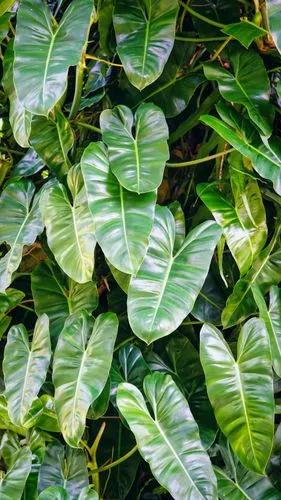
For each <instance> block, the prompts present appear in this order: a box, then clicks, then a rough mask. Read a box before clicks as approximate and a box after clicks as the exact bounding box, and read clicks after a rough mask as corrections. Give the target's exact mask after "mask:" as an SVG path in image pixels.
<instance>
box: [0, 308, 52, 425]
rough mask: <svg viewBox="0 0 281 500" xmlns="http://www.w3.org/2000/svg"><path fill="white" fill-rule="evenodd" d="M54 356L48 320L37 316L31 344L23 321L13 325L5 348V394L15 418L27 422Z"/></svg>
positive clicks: (22, 423) (21, 422) (19, 421)
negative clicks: (21, 323) (52, 355)
mask: <svg viewBox="0 0 281 500" xmlns="http://www.w3.org/2000/svg"><path fill="white" fill-rule="evenodd" d="M50 359H51V344H50V336H49V320H48V316H47V315H46V314H44V315H42V316H40V318H38V320H37V322H36V325H35V328H34V334H33V338H32V343H31V345H30V343H29V339H28V334H27V331H26V329H25V327H24V325H17V326H12V328H11V329H10V331H9V333H8V337H7V344H6V347H5V352H4V360H3V372H4V381H5V387H6V391H5V395H6V398H7V401H8V411H9V416H10V418H11V420H12V422H13V423H14V424H16V425H24V424H25V419H26V416H27V414H28V412H29V410H30V409H31V406H32V403H33V401H34V400H35V398H36V396H37V395H38V392H39V390H40V388H41V386H42V384H43V382H44V381H45V378H46V374H47V369H48V367H49V363H50Z"/></svg>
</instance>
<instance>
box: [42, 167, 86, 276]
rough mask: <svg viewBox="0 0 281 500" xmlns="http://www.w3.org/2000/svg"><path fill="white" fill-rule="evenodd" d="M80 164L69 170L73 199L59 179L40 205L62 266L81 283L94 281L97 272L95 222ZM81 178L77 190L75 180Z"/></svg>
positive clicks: (53, 249)
mask: <svg viewBox="0 0 281 500" xmlns="http://www.w3.org/2000/svg"><path fill="white" fill-rule="evenodd" d="M79 176H80V174H79V172H78V171H77V167H72V169H71V170H70V171H69V172H68V176H67V179H68V187H69V189H70V191H71V194H72V202H71V201H70V199H69V196H68V194H67V191H66V189H65V187H64V186H63V185H62V184H60V183H59V182H56V183H54V184H53V185H52V186H51V187H50V188H49V189H47V190H46V191H45V193H44V195H43V196H42V198H41V203H40V208H41V212H42V214H43V220H44V223H45V226H46V231H47V239H48V245H49V247H50V249H51V250H52V252H53V254H54V256H55V258H56V260H57V262H58V264H59V265H60V267H61V269H62V270H63V271H64V272H65V273H66V274H67V275H68V276H69V277H70V278H72V279H73V280H74V281H76V282H77V283H87V282H88V281H91V279H92V275H93V271H94V251H95V244H96V240H95V236H94V222H93V218H92V214H91V212H90V211H89V208H88V203H87V199H86V194H85V189H84V187H83V181H82V179H81V181H82V182H81V183H80V182H79ZM77 177H78V186H77V189H76V186H75V182H73V181H75V180H76V178H77Z"/></svg>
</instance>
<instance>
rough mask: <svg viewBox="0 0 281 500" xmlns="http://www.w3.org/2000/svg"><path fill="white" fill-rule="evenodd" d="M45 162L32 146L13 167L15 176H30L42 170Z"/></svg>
mask: <svg viewBox="0 0 281 500" xmlns="http://www.w3.org/2000/svg"><path fill="white" fill-rule="evenodd" d="M44 165H45V163H44V161H43V160H41V158H39V157H38V155H37V153H36V152H35V151H34V149H32V148H30V149H28V151H27V152H26V154H25V155H24V156H23V157H22V158H21V160H20V161H19V162H18V163H17V164H16V165H15V168H13V172H12V175H13V177H18V176H19V177H28V176H31V175H34V174H36V173H37V172H39V170H42V168H43V167H44Z"/></svg>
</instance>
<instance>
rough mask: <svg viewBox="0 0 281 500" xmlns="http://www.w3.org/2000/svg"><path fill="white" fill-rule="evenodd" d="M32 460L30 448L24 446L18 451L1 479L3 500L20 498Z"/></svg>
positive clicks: (0, 490) (0, 495)
mask: <svg viewBox="0 0 281 500" xmlns="http://www.w3.org/2000/svg"><path fill="white" fill-rule="evenodd" d="M31 461H32V454H31V451H30V450H29V449H28V448H22V449H21V450H19V451H18V452H17V453H16V455H15V456H14V462H13V465H12V466H11V467H10V468H9V470H8V471H7V472H6V474H5V475H4V477H3V476H2V477H1V479H0V498H1V500H11V499H13V500H20V498H21V496H22V493H23V490H24V485H25V482H26V480H27V477H28V474H29V473H30V469H31Z"/></svg>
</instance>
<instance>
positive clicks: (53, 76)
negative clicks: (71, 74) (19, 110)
mask: <svg viewBox="0 0 281 500" xmlns="http://www.w3.org/2000/svg"><path fill="white" fill-rule="evenodd" d="M92 9H93V2H92V1H91V0H73V2H71V4H70V6H69V8H68V9H67V10H66V11H65V13H64V16H63V18H62V19H61V21H60V23H59V24H57V23H56V22H55V20H54V19H53V18H52V16H51V12H50V10H49V7H48V6H47V4H46V3H45V0H23V1H22V2H21V4H20V8H19V12H18V15H17V33H16V38H15V64H14V79H15V85H16V91H17V95H18V97H19V99H20V101H21V102H22V104H23V105H24V106H25V108H27V109H28V110H29V111H31V112H32V113H33V114H37V115H45V116H47V115H48V114H49V112H50V110H51V109H52V108H53V107H54V105H55V104H56V103H57V102H58V101H59V99H60V98H61V96H62V95H63V93H64V92H65V90H66V86H67V73H68V69H69V67H70V66H75V65H76V64H78V62H79V60H80V58H81V54H82V49H83V46H84V43H85V39H86V38H87V34H88V29H89V25H90V16H91V13H92ZM30 26H36V29H30ZM35 47H36V49H34V48H35Z"/></svg>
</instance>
